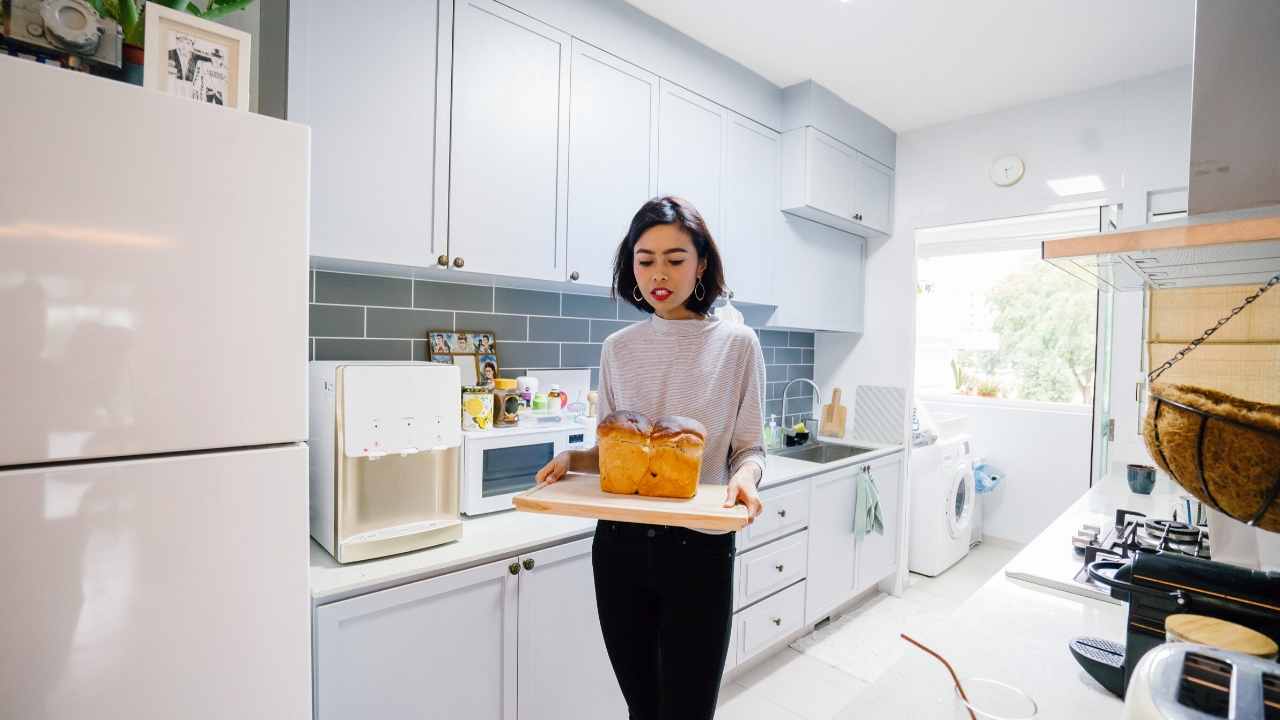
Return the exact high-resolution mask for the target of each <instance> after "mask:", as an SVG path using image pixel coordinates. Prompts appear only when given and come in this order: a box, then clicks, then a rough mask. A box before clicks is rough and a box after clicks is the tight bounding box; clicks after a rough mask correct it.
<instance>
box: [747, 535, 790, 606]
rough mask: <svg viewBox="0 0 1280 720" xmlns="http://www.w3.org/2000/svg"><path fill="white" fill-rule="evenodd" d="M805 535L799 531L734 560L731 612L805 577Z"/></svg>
mask: <svg viewBox="0 0 1280 720" xmlns="http://www.w3.org/2000/svg"><path fill="white" fill-rule="evenodd" d="M808 546H809V540H808V533H807V532H804V531H801V532H799V533H796V534H795V535H789V536H787V537H785V538H783V539H782V540H778V541H776V542H771V543H769V544H768V545H763V546H760V547H757V548H754V549H752V550H749V551H747V552H745V553H743V554H741V555H739V556H738V559H737V567H735V568H734V574H733V577H734V586H735V587H734V605H733V606H734V609H735V610H736V609H741V608H743V607H745V606H747V605H750V604H751V603H753V602H755V601H757V600H759V599H760V598H763V597H766V596H768V595H769V594H770V593H772V592H774V591H775V590H778V589H779V588H784V587H786V586H788V585H790V584H791V583H793V582H795V581H796V580H799V579H800V578H802V577H804V576H805V570H806V568H807V566H808V562H807V560H808V557H809V547H808Z"/></svg>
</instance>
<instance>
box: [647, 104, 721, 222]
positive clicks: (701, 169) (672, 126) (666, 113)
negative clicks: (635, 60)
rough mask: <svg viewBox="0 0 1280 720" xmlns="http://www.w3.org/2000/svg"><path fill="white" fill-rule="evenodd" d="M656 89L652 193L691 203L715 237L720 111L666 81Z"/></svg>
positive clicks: (718, 208) (719, 198) (719, 194)
mask: <svg viewBox="0 0 1280 720" xmlns="http://www.w3.org/2000/svg"><path fill="white" fill-rule="evenodd" d="M661 89H662V97H661V99H660V101H659V103H658V110H659V113H660V115H661V119H660V121H659V125H658V194H659V195H677V196H679V197H682V198H684V199H686V200H688V201H689V202H691V203H693V206H694V207H696V208H698V211H699V212H701V213H702V219H703V220H705V221H706V223H707V227H708V228H710V230H711V235H712V236H713V237H715V236H717V235H718V234H719V232H720V229H721V225H720V223H721V215H720V208H721V200H722V198H721V192H722V189H723V188H722V177H721V173H722V170H723V160H724V156H723V153H724V132H725V129H724V126H725V123H724V117H725V110H724V108H722V107H720V106H719V105H717V104H715V103H713V102H711V101H710V100H707V99H706V98H704V97H701V96H699V95H696V94H694V93H691V92H689V91H688V90H685V89H684V88H682V87H680V86H678V85H675V84H672V83H670V82H667V81H666V80H662V81H661Z"/></svg>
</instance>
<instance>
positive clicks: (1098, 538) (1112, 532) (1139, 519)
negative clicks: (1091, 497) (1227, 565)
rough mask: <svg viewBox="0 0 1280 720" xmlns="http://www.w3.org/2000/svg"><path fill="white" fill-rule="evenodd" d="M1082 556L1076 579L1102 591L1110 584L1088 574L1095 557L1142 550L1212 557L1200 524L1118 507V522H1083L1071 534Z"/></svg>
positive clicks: (1124, 557) (1119, 556)
mask: <svg viewBox="0 0 1280 720" xmlns="http://www.w3.org/2000/svg"><path fill="white" fill-rule="evenodd" d="M1071 545H1072V547H1073V548H1074V549H1075V552H1076V556H1077V557H1079V558H1080V559H1081V564H1080V571H1079V572H1078V573H1076V576H1075V578H1074V580H1075V582H1077V583H1080V584H1082V585H1087V586H1090V587H1092V588H1095V589H1097V590H1099V591H1101V592H1104V593H1106V592H1109V590H1108V588H1107V587H1106V586H1104V585H1102V584H1101V583H1099V582H1097V581H1096V580H1094V579H1093V578H1091V577H1089V572H1088V570H1087V568H1088V566H1089V563H1091V562H1093V561H1095V560H1127V559H1129V558H1131V557H1133V556H1134V554H1135V553H1140V552H1171V553H1179V554H1182V555H1191V556H1194V557H1198V558H1203V559H1205V560H1208V559H1210V553H1209V531H1208V530H1207V529H1206V528H1204V527H1202V526H1200V525H1189V524H1187V523H1183V522H1178V521H1175V520H1166V519H1162V518H1149V517H1147V516H1146V515H1144V514H1142V513H1140V512H1133V511H1131V510H1123V509H1121V510H1116V519H1115V524H1114V525H1113V526H1112V527H1110V528H1106V529H1105V531H1104V530H1103V528H1100V527H1097V526H1095V525H1083V526H1081V527H1080V529H1079V530H1078V531H1077V532H1076V535H1075V537H1073V538H1071Z"/></svg>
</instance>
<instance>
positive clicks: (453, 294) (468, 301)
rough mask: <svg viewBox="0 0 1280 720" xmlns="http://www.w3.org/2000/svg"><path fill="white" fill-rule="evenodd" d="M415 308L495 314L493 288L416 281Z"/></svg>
mask: <svg viewBox="0 0 1280 720" xmlns="http://www.w3.org/2000/svg"><path fill="white" fill-rule="evenodd" d="M413 306H414V307H416V308H431V309H434V310H466V311H468V312H493V288H491V287H489V286H487V285H463V284H462V283H442V282H433V281H431V280H415V281H414V282H413Z"/></svg>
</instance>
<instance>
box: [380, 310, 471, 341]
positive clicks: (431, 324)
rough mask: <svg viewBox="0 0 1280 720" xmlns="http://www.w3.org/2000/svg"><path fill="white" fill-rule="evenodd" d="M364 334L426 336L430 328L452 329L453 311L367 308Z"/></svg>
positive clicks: (402, 336)
mask: <svg viewBox="0 0 1280 720" xmlns="http://www.w3.org/2000/svg"><path fill="white" fill-rule="evenodd" d="M367 312H368V317H367V318H366V319H365V329H364V334H365V336H366V337H371V338H424V339H425V338H426V337H427V333H429V332H431V331H432V330H452V329H453V313H451V312H444V311H440V310H412V309H396V308H376V307H371V308H368V310H367Z"/></svg>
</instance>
